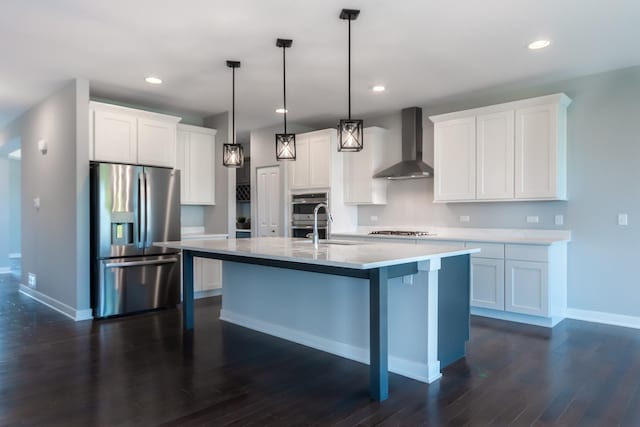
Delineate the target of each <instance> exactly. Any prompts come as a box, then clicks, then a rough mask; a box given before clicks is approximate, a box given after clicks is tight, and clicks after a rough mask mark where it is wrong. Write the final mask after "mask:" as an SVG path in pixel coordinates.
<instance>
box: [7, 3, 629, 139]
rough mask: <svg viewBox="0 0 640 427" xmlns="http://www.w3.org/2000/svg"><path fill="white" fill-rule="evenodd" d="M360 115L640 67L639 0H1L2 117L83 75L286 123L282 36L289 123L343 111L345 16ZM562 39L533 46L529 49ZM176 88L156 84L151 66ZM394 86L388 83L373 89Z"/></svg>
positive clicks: (243, 124) (243, 120)
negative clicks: (345, 12)
mask: <svg viewBox="0 0 640 427" xmlns="http://www.w3.org/2000/svg"><path fill="white" fill-rule="evenodd" d="M343 7H349V8H359V9H361V10H362V12H361V14H360V18H359V19H358V20H357V21H355V22H354V23H353V24H352V37H353V44H352V46H353V52H352V53H353V56H352V81H353V115H354V117H356V116H366V115H371V114H375V113H383V112H388V111H395V110H399V109H401V108H403V107H407V106H411V105H423V104H427V103H430V102H432V101H433V100H436V99H440V98H443V97H447V96H451V95H455V94H460V93H464V92H467V91H472V90H476V89H481V88H487V87H491V86H495V85H499V84H503V83H511V82H521V81H527V80H531V79H540V78H544V79H563V78H568V77H573V76H577V75H585V74H591V73H595V72H599V71H605V70H610V69H616V68H623V67H627V66H631V65H637V64H640V49H639V48H638V40H640V25H638V23H639V22H640V1H637V0H607V1H601V0H518V1H513V0H483V1H463V0H429V1H425V0H395V1H391V0H348V1H346V2H345V0H342V1H336V0H322V1H320V0H316V1H311V0H307V1H294V0H268V1H265V0H237V1H224V2H223V1H217V0H188V1H168V0H109V1H87V0H55V1H54V0H29V1H25V0H3V2H2V12H1V13H0V55H2V59H1V61H2V66H1V67H0V126H2V125H4V124H5V123H7V122H8V120H10V119H11V118H13V117H15V116H16V115H17V114H19V113H20V112H21V111H24V110H25V109H26V108H28V107H30V106H32V105H34V104H35V103H36V102H38V101H39V100H41V99H42V98H43V97H45V96H46V95H47V94H49V93H51V92H52V91H54V90H55V89H56V88H58V87H59V86H60V85H61V84H63V83H64V82H65V81H66V80H68V79H70V78H73V77H82V78H87V79H89V80H90V81H91V87H92V94H95V95H98V96H101V97H106V98H113V99H116V100H119V101H121V102H129V103H133V104H138V105H147V106H149V107H152V108H155V109H163V110H168V111H176V112H180V113H182V114H185V115H190V116H192V117H196V118H198V117H203V116H207V115H210V114H215V113H219V112H222V111H226V110H229V109H230V104H231V72H230V69H228V68H227V67H226V66H225V60H226V59H236V60H240V61H242V68H241V69H240V70H238V71H237V78H236V83H237V86H236V95H237V109H236V113H237V121H238V128H239V130H240V131H244V132H246V131H247V130H248V129H254V128H259V127H264V126H268V125H272V124H277V123H280V121H281V119H282V118H281V116H280V115H278V114H276V113H275V112H274V109H275V108H276V107H277V106H279V105H280V104H281V102H282V81H281V79H282V69H281V60H282V57H281V49H278V48H277V47H276V46H275V40H276V38H278V37H284V38H292V39H293V40H294V44H293V48H291V49H288V50H287V79H288V85H287V86H288V87H287V89H288V104H289V105H288V107H289V111H290V114H289V120H290V121H295V122H301V123H306V124H314V123H322V122H325V123H326V122H327V121H333V120H337V119H338V118H340V117H341V116H344V115H346V108H347V98H346V87H347V85H346V71H347V64H346V60H347V49H346V36H347V29H346V22H345V21H342V20H340V19H338V15H339V12H340V10H341V9H342V8H343ZM537 38H549V39H551V40H552V45H551V46H550V47H549V48H547V49H545V50H542V51H535V52H534V51H529V50H528V49H526V44H527V43H528V42H529V41H531V40H534V39H537ZM150 74H153V75H157V76H159V77H161V78H162V79H163V80H164V81H165V83H164V84H163V85H161V86H151V85H149V84H147V83H145V82H144V77H145V76H147V75H150ZM374 83H383V84H385V85H386V86H387V88H388V90H387V91H386V92H384V93H380V94H378V93H373V92H372V91H371V90H370V87H371V86H372V85H373V84H374Z"/></svg>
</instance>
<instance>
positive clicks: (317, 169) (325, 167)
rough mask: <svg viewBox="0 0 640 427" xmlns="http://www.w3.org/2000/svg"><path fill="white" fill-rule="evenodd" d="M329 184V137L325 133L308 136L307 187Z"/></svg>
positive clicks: (326, 185)
mask: <svg viewBox="0 0 640 427" xmlns="http://www.w3.org/2000/svg"><path fill="white" fill-rule="evenodd" d="M330 185H331V139H330V138H329V137H328V136H327V135H312V136H310V137H309V187H329V186H330Z"/></svg>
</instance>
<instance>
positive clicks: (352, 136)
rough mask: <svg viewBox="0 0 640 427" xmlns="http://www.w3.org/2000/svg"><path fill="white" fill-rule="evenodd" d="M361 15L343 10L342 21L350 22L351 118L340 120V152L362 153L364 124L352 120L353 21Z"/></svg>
mask: <svg viewBox="0 0 640 427" xmlns="http://www.w3.org/2000/svg"><path fill="white" fill-rule="evenodd" d="M358 15H360V11H359V10H356V9H342V12H340V19H345V20H347V21H348V25H349V71H348V75H349V118H348V119H346V120H340V124H339V125H338V151H360V150H362V143H363V141H362V139H363V134H364V131H363V124H362V120H357V119H352V118H351V21H354V20H356V19H357V18H358Z"/></svg>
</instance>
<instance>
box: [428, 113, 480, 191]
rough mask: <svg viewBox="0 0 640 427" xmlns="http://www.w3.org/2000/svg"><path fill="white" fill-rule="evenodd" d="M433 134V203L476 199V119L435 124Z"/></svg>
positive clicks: (470, 118)
mask: <svg viewBox="0 0 640 427" xmlns="http://www.w3.org/2000/svg"><path fill="white" fill-rule="evenodd" d="M434 135H435V139H434V154H435V176H434V181H435V182H434V185H435V194H434V200H436V201H448V200H475V198H476V119H475V117H468V118H463V119H456V120H449V121H445V122H438V123H436V124H435V126H434Z"/></svg>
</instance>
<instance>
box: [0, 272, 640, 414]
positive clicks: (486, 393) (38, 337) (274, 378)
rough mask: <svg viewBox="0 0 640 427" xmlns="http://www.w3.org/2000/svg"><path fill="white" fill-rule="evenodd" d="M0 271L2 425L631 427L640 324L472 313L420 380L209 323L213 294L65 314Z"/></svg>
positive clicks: (215, 308)
mask: <svg viewBox="0 0 640 427" xmlns="http://www.w3.org/2000/svg"><path fill="white" fill-rule="evenodd" d="M17 289H18V288H17V284H16V283H15V281H13V280H11V279H10V278H9V276H0V425H3V426H32V425H46V426H129V425H140V426H149V425H167V426H200V425H214V426H222V425H252V426H262V425H273V426H294V425H320V426H322V425H338V426H353V425H363V426H369V425H385V426H397V425H407V426H415V425H433V426H466V425H495V426H506V425H516V426H525V425H540V426H546V425H577V426H615V425H624V426H640V331H638V330H632V329H625V328H618V327H612V326H605V325H599V324H591V323H585V322H578V321H571V320H566V321H564V322H563V323H561V324H560V325H559V326H557V327H556V328H555V329H554V330H553V331H550V330H547V329H543V328H537V327H531V326H524V325H517V324H511V323H507V322H500V321H495V320H489V319H483V318H473V319H472V334H471V341H470V343H469V351H468V357H467V358H466V360H462V361H459V362H457V363H455V364H454V365H452V366H451V367H449V368H448V369H446V371H445V372H444V376H443V378H442V379H441V380H440V381H437V382H435V383H433V384H431V385H426V384H422V383H419V382H417V381H412V380H409V379H407V378H404V377H401V376H398V375H394V374H392V375H391V377H390V398H389V400H387V401H385V402H382V403H378V402H372V401H370V400H369V396H368V392H367V387H368V369H367V367H366V366H365V365H362V364H359V363H356V362H352V361H349V360H346V359H342V358H340V357H336V356H333V355H330V354H327V353H323V352H320V351H317V350H313V349H310V348H306V347H303V346H300V345H297V344H293V343H290V342H287V341H283V340H280V339H277V338H273V337H270V336H267V335H264V334H261V333H258V332H254V331H251V330H248V329H244V328H241V327H237V326H234V325H230V324H225V323H223V322H221V321H219V320H217V317H218V313H219V309H220V299H219V298H209V299H206V300H200V301H198V302H197V303H196V330H195V332H194V333H192V334H191V333H190V334H183V333H182V330H181V318H180V312H179V310H165V311H160V312H155V313H149V314H144V315H139V316H135V317H129V318H126V319H116V320H108V321H101V322H90V321H87V322H77V323H76V322H73V321H71V320H69V319H67V318H66V317H64V316H62V315H61V314H58V313H57V312H55V311H53V310H51V309H49V308H47V307H45V306H43V305H41V304H39V303H37V302H35V301H32V300H31V299H29V298H27V297H26V296H24V295H21V294H19V293H18V291H17Z"/></svg>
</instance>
